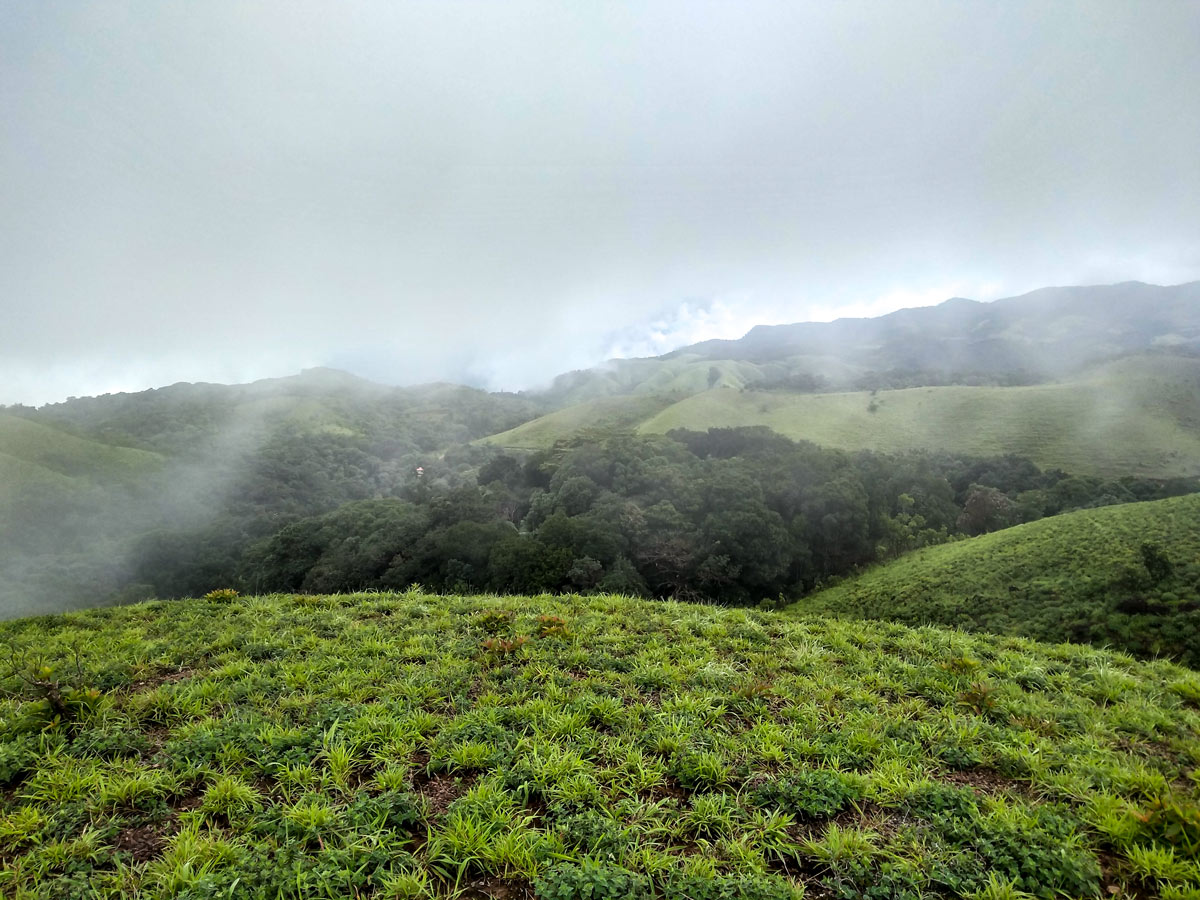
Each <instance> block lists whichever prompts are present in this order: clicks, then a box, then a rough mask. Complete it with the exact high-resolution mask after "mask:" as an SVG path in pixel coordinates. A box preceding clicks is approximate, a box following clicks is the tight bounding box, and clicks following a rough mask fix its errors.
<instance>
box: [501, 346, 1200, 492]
mask: <svg viewBox="0 0 1200 900" xmlns="http://www.w3.org/2000/svg"><path fill="white" fill-rule="evenodd" d="M1197 398H1200V358H1196V357H1186V356H1143V357H1130V358H1126V359H1123V360H1119V361H1117V362H1114V363H1110V364H1108V365H1105V366H1101V367H1099V368H1096V369H1093V370H1090V371H1089V372H1088V373H1086V374H1084V375H1082V376H1080V377H1078V378H1076V379H1073V380H1071V381H1066V382H1061V383H1053V384H1039V385H1030V386H1023V387H963V386H943V387H923V388H909V389H905V390H895V391H879V392H877V393H869V392H856V393H836V394H814V393H803V394H801V393H785V392H776V391H769V392H768V391H741V390H731V389H726V388H720V387H718V388H714V389H712V390H705V391H701V392H699V393H695V394H693V395H691V396H688V397H685V398H684V399H682V400H679V401H677V402H675V403H671V404H670V405H664V406H661V407H660V408H659V409H657V410H655V403H656V402H658V403H662V402H663V401H661V400H654V399H653V398H648V397H643V396H639V395H633V396H627V397H613V398H608V399H606V400H603V401H598V403H600V404H601V405H600V406H599V407H598V406H597V405H596V404H594V403H593V404H583V405H580V406H575V407H568V408H567V409H564V410H560V411H559V412H556V413H552V414H551V415H549V416H543V417H541V418H539V419H535V420H533V421H531V422H528V423H526V424H524V425H521V426H519V427H518V428H515V429H513V430H512V431H509V432H505V433H503V434H498V435H495V436H493V437H492V438H490V439H489V440H490V441H491V442H493V443H495V444H498V445H500V446H505V447H514V448H517V447H520V448H544V447H549V446H550V445H552V444H553V443H554V442H555V441H556V440H559V439H563V438H568V437H572V436H574V435H577V434H578V433H579V432H580V431H582V430H583V429H584V428H591V429H596V428H603V427H605V425H606V424H607V423H619V424H620V426H621V427H624V428H629V427H634V426H636V428H637V430H638V431H639V432H641V433H643V434H647V433H649V434H654V433H665V432H667V431H670V430H672V429H675V428H687V429H691V430H697V431H702V430H705V429H707V428H716V427H737V426H743V425H765V426H767V427H769V428H771V429H773V430H775V431H777V432H779V433H780V434H784V435H786V436H788V437H791V438H795V439H804V440H810V441H813V442H814V443H817V444H820V445H822V446H827V447H839V448H844V449H847V450H860V449H869V450H881V451H904V450H945V451H947V452H952V453H958V454H966V455H978V456H990V455H996V454H1005V453H1015V454H1019V455H1022V456H1027V457H1029V458H1031V459H1032V460H1033V461H1034V462H1036V463H1038V464H1039V465H1041V466H1043V467H1048V468H1062V469H1065V470H1066V471H1069V472H1072V473H1076V474H1095V475H1106V476H1119V475H1130V474H1136V475H1146V476H1153V477H1170V476H1178V475H1197V474H1200V400H1198V399H1197ZM648 411H649V412H650V413H651V414H649V415H647V412H648Z"/></svg>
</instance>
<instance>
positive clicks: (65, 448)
mask: <svg viewBox="0 0 1200 900" xmlns="http://www.w3.org/2000/svg"><path fill="white" fill-rule="evenodd" d="M0 456H4V457H7V458H9V459H11V460H20V461H21V462H23V463H26V464H28V465H29V466H36V467H37V468H38V469H40V470H42V472H43V473H46V474H44V475H42V476H33V475H32V474H31V476H30V477H45V478H50V479H51V480H54V479H53V476H54V475H61V476H66V477H68V478H74V477H85V478H88V479H93V480H112V479H129V478H137V477H140V476H141V475H144V474H145V473H146V472H147V471H154V470H157V469H158V468H159V467H160V466H161V464H162V461H163V458H162V457H161V456H160V455H159V454H157V453H151V452H149V451H146V450H134V449H131V448H129V447H118V446H113V445H111V444H106V443H103V442H101V441H95V440H89V439H87V438H83V437H77V436H76V435H73V434H70V433H68V432H66V431H63V430H62V429H61V428H55V427H54V426H52V425H45V424H43V423H41V422H34V421H31V420H30V419H26V418H21V417H20V416H13V415H6V414H4V413H0ZM30 471H32V470H30Z"/></svg>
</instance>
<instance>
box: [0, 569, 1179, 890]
mask: <svg viewBox="0 0 1200 900" xmlns="http://www.w3.org/2000/svg"><path fill="white" fill-rule="evenodd" d="M0 640H2V641H4V642H5V643H7V644H8V645H9V646H10V647H11V648H12V650H13V652H14V654H15V657H14V658H15V659H16V660H18V662H19V663H21V664H22V666H23V668H22V670H21V671H22V672H23V674H24V677H23V678H21V677H15V676H10V677H8V678H7V680H6V681H5V682H4V683H3V687H4V689H5V691H6V692H7V694H8V698H9V699H7V700H5V701H3V705H0V782H3V788H2V789H0V892H2V893H3V895H4V896H7V897H14V898H17V897H19V898H33V897H40V898H55V900H63V898H75V897H79V898H82V897H101V898H118V897H128V898H132V897H139V898H150V900H152V898H166V897H173V898H174V897H179V898H216V897H239V898H241V897H245V898H273V900H274V898H291V897H295V898H299V897H304V898H323V897H327V898H334V897H337V898H344V897H377V898H415V897H453V896H458V897H467V896H472V897H480V896H485V897H486V896H491V897H508V898H515V897H530V896H534V895H536V896H538V897H540V898H543V900H574V898H585V897H586V898H625V897H642V898H649V897H665V898H672V900H676V898H678V900H683V898H691V900H697V898H712V900H715V898H724V900H737V898H741V900H750V898H755V900H768V898H786V897H795V898H798V897H799V896H801V893H802V892H803V893H804V894H805V895H806V896H809V897H857V896H871V897H912V898H917V897H922V896H932V895H937V896H966V897H974V898H981V900H982V898H1001V897H1009V898H1020V897H1027V896H1040V897H1047V898H1050V897H1057V896H1071V897H1085V896H1086V897H1090V896H1097V895H1103V896H1115V897H1121V896H1128V897H1134V896H1147V895H1148V894H1158V895H1160V896H1163V897H1167V898H1175V900H1182V898H1185V897H1195V896H1196V891H1197V890H1200V867H1198V866H1197V862H1196V851H1197V847H1196V844H1195V841H1196V840H1197V827H1198V824H1197V816H1198V815H1200V813H1198V810H1197V801H1198V800H1200V778H1198V776H1197V774H1196V772H1197V765H1198V764H1200V707H1198V704H1200V675H1197V674H1196V673H1195V672H1191V671H1189V670H1187V669H1184V668H1181V667H1179V666H1176V665H1173V664H1170V663H1167V662H1161V661H1160V662H1140V661H1137V660H1135V659H1133V658H1131V657H1129V656H1125V655H1122V654H1119V653H1114V652H1106V651H1101V650H1097V649H1094V648H1091V647H1085V646H1078V645H1061V646H1048V645H1039V644H1035V643H1033V642H1031V641H1028V640H1025V639H1021V638H1006V637H995V636H988V635H980V634H967V633H963V632H958V631H951V630H942V629H936V628H919V629H912V628H908V627H905V626H901V625H894V624H882V623H864V622H853V623H852V622H846V621H839V620H825V619H795V618H791V617H788V616H783V615H780V614H777V613H769V612H758V611H746V610H722V609H717V608H712V607H701V606H692V605H686V604H678V603H655V602H645V601H636V600H631V599H625V598H621V597H613V596H598V597H589V598H580V597H538V598H497V597H436V596H429V595H425V594H422V593H420V592H419V591H412V592H409V593H407V594H402V595H385V594H371V595H354V596H271V597H256V598H231V597H228V596H220V595H215V596H213V597H212V598H209V599H201V600H189V601H180V602H175V603H169V604H168V603H159V602H155V603H148V604H141V605H137V606H127V607H120V608H113V609H107V610H100V611H87V612H78V613H71V614H68V615H63V616H58V617H46V618H40V619H27V620H21V621H18V622H10V623H4V624H3V625H0ZM45 667H49V670H48V671H47V668H45ZM52 690H53V691H55V692H56V693H55V694H54V695H53V696H52V695H51V691H52ZM55 698H56V699H55ZM52 700H53V701H55V702H52ZM56 706H57V707H59V708H61V709H62V710H65V713H64V714H53V713H54V708H55V707H56Z"/></svg>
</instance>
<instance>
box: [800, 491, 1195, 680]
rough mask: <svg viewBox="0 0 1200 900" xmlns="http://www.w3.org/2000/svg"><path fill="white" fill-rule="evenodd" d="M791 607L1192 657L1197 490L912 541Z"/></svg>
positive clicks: (1188, 660) (1189, 659)
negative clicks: (1161, 561)
mask: <svg viewBox="0 0 1200 900" xmlns="http://www.w3.org/2000/svg"><path fill="white" fill-rule="evenodd" d="M1143 543H1150V544H1153V545H1156V546H1157V547H1158V548H1159V549H1160V550H1161V552H1162V553H1164V554H1165V556H1166V558H1167V560H1168V562H1169V563H1170V564H1171V566H1172V568H1173V571H1172V572H1171V573H1170V574H1166V575H1163V574H1160V575H1159V576H1158V577H1157V578H1155V577H1153V576H1154V573H1152V572H1150V571H1149V570H1148V567H1147V565H1146V563H1145V562H1144V560H1143V556H1142V553H1141V549H1140V548H1141V546H1142V544H1143ZM789 609H790V610H791V611H792V612H794V613H799V614H806V613H828V614H836V615H840V616H848V617H866V618H878V619H888V620H892V621H899V622H907V623H909V624H925V623H932V624H939V625H949V626H954V627H960V628H973V629H983V630H986V631H994V632H1000V633H1003V634H1021V635H1025V636H1028V637H1033V638H1037V639H1041V640H1052V641H1061V640H1068V639H1069V640H1076V641H1091V642H1093V643H1097V644H1110V645H1112V646H1115V647H1118V648H1121V649H1123V650H1126V651H1128V652H1132V653H1136V654H1139V655H1157V654H1163V655H1170V656H1175V657H1178V658H1182V659H1183V660H1184V661H1185V662H1186V663H1187V664H1189V665H1191V666H1197V667H1200V642H1197V639H1196V636H1197V635H1200V495H1191V496H1187V497H1175V498H1171V499H1168V500H1159V501H1155V502H1152V503H1130V504H1125V505H1122V506H1113V507H1106V508H1103V509H1091V510H1081V511H1079V512H1074V513H1066V514H1064V515H1061V516H1055V517H1053V518H1049V519H1043V520H1042V521H1039V522H1032V523H1029V524H1026V525H1019V526H1016V527H1014V528H1007V529H1005V530H1003V531H997V532H994V533H992V534H987V535H982V536H980V537H976V538H971V539H969V540H964V541H959V542H956V543H953V544H944V545H941V546H937V547H930V548H926V549H924V550H918V551H916V552H915V553H911V554H909V555H907V556H904V557H902V558H900V559H898V560H896V561H894V562H891V563H887V564H886V565H881V566H876V567H875V568H872V569H869V570H868V571H866V572H865V573H863V574H862V575H860V576H858V577H856V578H851V579H849V580H847V581H844V582H842V583H841V584H838V585H837V586H835V587H832V588H829V589H827V590H824V591H821V592H820V593H817V594H815V595H813V596H810V597H807V598H805V599H804V600H802V601H800V602H799V603H797V604H795V605H793V606H791V607H789Z"/></svg>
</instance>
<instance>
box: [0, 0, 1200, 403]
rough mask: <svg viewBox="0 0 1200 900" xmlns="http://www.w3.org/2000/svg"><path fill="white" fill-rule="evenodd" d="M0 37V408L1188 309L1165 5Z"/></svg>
mask: <svg viewBox="0 0 1200 900" xmlns="http://www.w3.org/2000/svg"><path fill="white" fill-rule="evenodd" d="M3 16H4V22H5V27H4V28H3V30H2V31H0V115H2V116H3V121H4V123H5V127H4V129H3V130H2V132H0V232H2V234H3V240H2V241H0V403H14V402H24V403H41V402H46V401H50V400H57V399H62V398H63V397H65V396H67V395H72V394H73V395H85V394H93V393H100V392H105V391H116V390H133V389H140V388H143V387H149V386H153V385H161V384H168V383H172V382H175V381H180V380H209V381H226V382H228V381H241V380H247V379H251V378H256V377H264V376H269V375H281V374H286V373H290V372H295V371H297V370H299V369H300V368H302V367H306V366H314V365H329V366H335V367H339V368H344V369H348V370H350V371H354V372H357V373H360V374H363V375H366V376H369V377H372V378H375V379H378V380H381V381H385V382H392V383H412V382H418V381H428V380H435V379H445V380H453V381H461V382H466V383H471V384H476V385H481V386H486V387H490V388H505V389H514V388H524V387H530V386H534V385H537V384H539V383H543V382H545V381H547V380H549V379H550V378H551V377H552V376H553V375H555V374H556V373H559V372H562V371H565V370H568V369H573V368H579V367H582V366H587V365H591V364H594V363H597V362H599V361H601V360H604V359H605V358H608V357H611V356H636V355H645V354H653V353H661V352H664V351H666V350H669V349H672V348H673V347H677V346H679V345H681V344H685V343H689V342H692V341H696V340H702V339H707V338H712V337H737V336H739V335H741V334H743V333H745V332H746V331H747V330H748V329H749V328H750V327H751V326H753V325H755V324H759V323H773V322H774V323H779V322H795V321H802V320H807V319H819V320H827V319H831V318H835V317H837V316H839V315H865V314H872V315H873V314H878V313H881V312H886V311H888V310H891V309H896V308H900V307H904V306H913V305H923V304H929V303H935V302H938V301H940V300H943V299H945V298H947V297H950V296H955V295H961V296H967V297H973V298H976V299H991V298H995V297H1001V296H1009V295H1013V294H1017V293H1021V292H1023V291H1026V290H1030V289H1033V288H1036V287H1040V286H1043V285H1049V284H1081V283H1084V284H1086V283H1103V282H1115V281H1125V280H1131V279H1137V280H1143V281H1148V282H1155V283H1179V282H1183V281H1189V280H1193V279H1196V278H1200V217H1198V216H1197V215H1196V209H1197V204H1198V201H1200V162H1198V160H1200V154H1197V148H1200V99H1198V97H1197V93H1196V91H1195V86H1196V84H1198V83H1200V57H1198V55H1197V54H1196V52H1195V50H1196V47H1197V46H1200V9H1198V7H1197V6H1196V5H1195V4H1194V3H1183V2H1179V3H1153V4H1144V3H1132V2H1127V3H1109V2H1096V0H1088V2H1079V3H1067V2H1063V3H1055V4H1047V3H1043V2H1034V3H1003V4H999V3H958V2H954V3H949V2H947V3H931V2H921V3H888V4H879V3H874V2H870V3H838V4H808V5H801V4H777V3H745V4H736V5H735V4H717V3H713V4H703V3H691V2H689V3H682V2H679V3H663V2H660V3H646V4H637V5H617V4H587V5H564V4H538V3H505V4H494V3H448V2H435V3H403V4H396V3H377V4H372V3H355V4H350V5H338V6H336V7H335V6H331V5H329V4H311V3H309V4H306V3H288V4H286V5H285V4H282V3H244V2H239V3H223V2H211V3H204V4H189V3H182V2H178V3H172V2H164V3H156V4H153V5H144V4H115V3H114V4H103V5H99V4H97V5H83V4H68V3H63V4H58V3H38V4H26V3H18V2H7V0H6V2H4V3H3Z"/></svg>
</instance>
